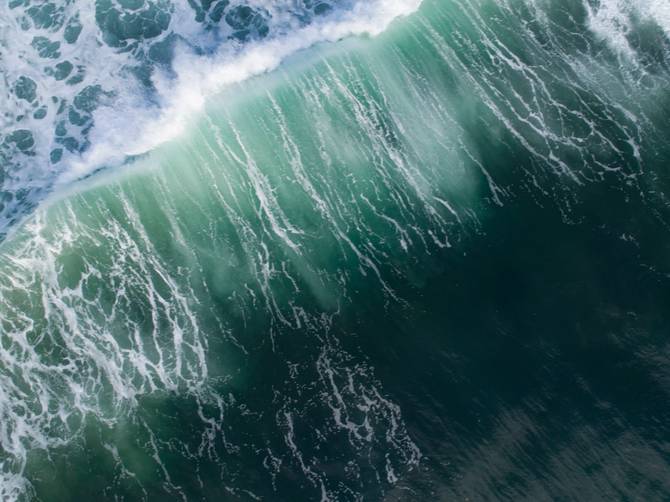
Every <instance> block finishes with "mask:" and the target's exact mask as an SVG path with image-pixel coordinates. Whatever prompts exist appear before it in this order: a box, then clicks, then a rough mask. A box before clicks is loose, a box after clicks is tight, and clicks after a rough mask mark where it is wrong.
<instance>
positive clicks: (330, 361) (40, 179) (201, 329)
mask: <svg viewBox="0 0 670 502" xmlns="http://www.w3.org/2000/svg"><path fill="white" fill-rule="evenodd" d="M130 3H132V2H129V4H130ZM159 3H160V2H157V3H150V2H146V3H142V2H138V5H139V4H142V5H143V6H144V7H142V8H143V9H145V10H146V9H149V10H150V9H153V8H159V7H160V6H159V7H156V5H158V4H159ZM224 3H225V5H223V6H222V7H220V8H221V9H222V12H224V13H225V12H229V11H227V10H225V9H232V8H233V7H234V6H235V5H236V4H233V5H232V6H229V5H228V3H227V2H224ZM399 3H402V2H396V5H397V4H399ZM124 5H125V4H124ZM276 5H280V3H277V4H276ZM281 5H283V4H281ZM319 5H325V4H319ZM351 5H352V4H351V3H349V4H346V5H344V4H343V6H338V5H337V3H334V4H333V6H331V7H329V9H330V11H328V12H330V14H328V13H324V12H321V14H318V15H326V16H328V15H332V16H336V15H337V16H340V17H338V19H339V20H340V21H341V19H345V18H346V14H341V13H342V12H345V13H346V12H349V11H347V9H355V7H352V6H351ZM389 5H393V2H380V3H379V6H381V7H380V10H379V12H383V10H384V8H389V7H388V6H389ZM125 7H127V8H128V9H130V11H133V12H134V11H135V10H137V9H138V7H137V6H134V5H128V6H125ZM14 8H16V6H15V7H14ZM199 8H200V9H201V10H202V9H204V10H205V11H207V12H210V10H211V9H214V7H212V5H211V4H210V3H207V6H205V5H204V3H203V4H202V5H201V6H200V7H199ZM266 8H269V7H268V6H266ZM305 8H306V9H307V11H309V12H310V13H311V14H310V16H316V15H317V14H316V12H317V10H319V11H320V10H321V9H326V8H325V7H322V8H320V9H319V8H318V6H317V5H312V4H310V5H307V4H305ZM99 9H100V7H99V6H98V10H99ZM338 9H344V10H338ZM411 10H412V9H409V10H408V11H407V12H404V11H403V12H402V13H403V14H407V15H401V16H398V17H397V18H396V19H395V20H394V21H393V22H392V23H391V24H390V25H389V26H384V27H385V28H386V29H384V30H383V31H381V32H380V33H378V34H375V36H371V35H365V34H363V35H360V36H353V37H345V38H344V39H342V40H339V41H337V42H324V43H317V44H316V45H314V46H312V47H311V48H309V49H306V50H299V51H297V52H295V53H293V54H292V55H288V57H286V58H284V59H283V62H282V64H281V66H279V67H277V68H274V70H273V71H271V72H268V73H264V74H262V75H257V76H252V77H249V78H245V79H241V80H239V81H235V82H231V83H230V85H228V86H226V87H225V88H223V89H221V90H218V91H217V92H213V93H209V94H207V95H206V96H205V101H204V103H203V104H202V106H201V107H196V108H194V110H193V111H192V112H191V113H188V114H181V115H179V114H178V115H169V116H170V117H177V118H178V119H179V121H180V123H179V125H180V130H179V133H178V134H175V135H173V136H170V139H169V141H167V142H158V141H153V140H152V138H153V137H154V136H156V135H160V136H161V137H162V132H161V131H159V130H158V129H159V128H162V127H163V126H164V124H161V123H160V122H159V123H156V124H154V128H153V129H152V128H151V127H147V128H146V129H142V130H141V136H142V137H141V138H140V139H141V140H147V143H148V144H151V145H154V144H155V145H157V146H152V148H151V149H150V150H149V151H148V152H145V153H143V154H142V155H139V156H134V157H133V158H131V159H127V160H126V161H125V163H124V164H123V165H118V163H114V162H112V161H111V160H107V159H105V162H103V163H102V164H101V165H92V166H88V167H86V168H82V162H83V163H86V162H89V163H90V162H92V161H91V160H90V159H91V158H92V157H90V156H89V157H87V155H88V153H87V152H91V151H96V150H95V149H96V143H95V140H96V138H98V136H96V134H101V136H100V138H102V139H99V138H98V139H99V141H104V140H105V138H104V137H105V134H104V131H105V130H106V129H105V127H106V126H109V129H108V131H109V136H112V135H114V134H117V133H116V132H115V131H116V128H117V127H119V126H118V125H117V124H116V122H115V123H114V124H115V125H114V128H112V127H111V125H110V124H108V123H106V122H105V119H107V118H109V117H110V116H114V114H113V113H112V112H113V110H114V109H113V106H115V105H114V99H121V98H118V96H119V95H120V94H118V93H117V94H113V93H111V91H110V94H109V96H107V98H105V99H109V100H112V101H111V104H109V103H107V104H106V103H105V102H104V99H103V98H100V97H99V98H100V100H99V101H96V104H95V105H94V106H93V105H92V110H91V118H90V119H88V120H92V121H93V123H94V128H92V129H90V131H92V132H90V134H89V133H87V134H89V135H88V136H86V138H88V141H90V142H91V146H90V147H87V148H84V149H82V151H81V152H77V151H73V152H71V154H72V157H67V158H64V159H65V160H63V161H62V162H66V164H60V162H59V163H55V164H53V166H56V165H57V164H59V165H60V166H61V167H53V166H52V168H51V170H48V169H47V170H46V171H47V175H44V176H41V175H40V176H36V175H34V173H36V172H38V171H39V170H40V169H42V170H44V166H43V165H41V164H39V161H40V159H41V157H40V154H39V152H38V150H39V148H40V147H39V145H38V146H36V147H35V155H33V156H30V155H28V156H27V157H25V155H26V152H25V151H23V152H19V151H17V150H16V149H14V150H11V149H6V150H4V151H5V157H4V158H5V159H10V160H11V161H12V166H13V167H11V169H9V168H7V170H8V172H10V171H11V172H21V173H23V172H27V171H24V170H26V169H28V170H30V171H29V172H30V175H29V176H27V178H23V177H21V176H18V175H17V176H15V177H5V178H3V179H4V180H7V179H9V178H11V179H12V180H13V181H11V182H4V181H3V183H5V184H4V185H3V190H4V192H3V193H5V194H9V195H6V198H7V200H9V199H11V200H12V201H14V203H13V204H10V205H7V206H5V207H6V208H9V207H10V206H11V207H12V208H13V209H11V211H12V212H11V214H10V213H9V212H7V213H3V214H4V215H5V221H6V222H7V223H6V228H5V232H6V233H7V235H6V237H5V238H4V240H3V241H2V242H1V243H0V361H1V365H0V467H1V477H0V494H2V495H1V496H2V498H3V499H7V500H17V499H18V500H45V501H47V500H54V501H56V500H58V501H62V500H73V501H74V500H88V499H91V498H93V497H96V498H98V499H100V500H160V499H167V500H255V499H259V498H260V499H265V500H287V501H288V500H338V501H339V500H452V499H457V500H460V499H474V500H499V499H502V500H507V499H514V500H516V499H529V500H543V499H563V498H564V499H573V498H574V499H594V500H611V499H616V500H629V499H644V500H664V499H666V498H668V497H670V483H669V482H668V479H670V478H669V475H668V474H669V472H670V465H669V464H668V462H669V460H670V457H669V455H670V451H669V449H668V440H669V439H670V436H669V433H670V431H669V429H668V423H669V422H668V419H669V418H670V405H668V402H670V401H668V399H667V398H668V393H669V392H670V383H669V380H668V376H669V374H670V373H669V372H668V369H669V368H670V361H669V359H668V333H667V331H668V329H667V327H668V321H669V319H668V312H670V310H669V307H670V289H669V288H668V286H669V284H668V277H670V275H669V274H670V254H669V251H670V233H669V232H668V228H669V227H668V217H669V216H670V214H669V208H668V202H667V200H666V194H667V193H668V190H669V188H670V187H669V186H668V183H669V181H670V180H669V179H668V175H667V173H666V167H667V166H668V162H669V161H670V140H669V139H668V121H667V117H668V116H670V94H669V92H668V89H669V82H670V81H669V79H668V77H669V71H670V68H669V66H668V64H669V63H670V52H669V47H670V41H669V38H668V33H670V22H669V18H668V17H667V9H666V10H664V5H663V4H662V3H654V2H653V1H648V2H646V3H645V2H642V1H640V2H637V3H636V2H632V3H631V4H630V5H629V6H628V7H625V6H621V5H619V4H617V3H616V2H607V1H601V2H597V1H593V2H581V1H578V0H570V1H567V2H560V3H559V2H554V1H548V0H547V1H539V0H538V1H531V0H527V1H522V0H496V1H493V0H478V1H474V0H472V1H468V0H451V1H450V0H425V1H424V2H423V3H421V5H420V7H419V8H418V10H417V11H416V12H411ZM331 11H332V12H331ZM12 12H13V11H12ZM82 12H85V10H82ZM167 12H171V13H172V16H173V17H172V21H171V23H172V24H171V26H173V25H174V24H175V23H176V22H177V21H175V19H176V20H179V19H181V18H180V17H179V16H178V15H177V14H176V11H175V10H174V9H173V10H169V9H168V11H167ZM194 12H195V13H194V14H193V15H194V16H200V15H201V14H202V13H200V11H198V9H195V8H194ZM211 12H213V11H211ZM211 12H210V14H207V16H209V17H207V19H210V21H211V22H212V23H215V21H214V20H213V19H212V17H211V16H212V15H213V14H212V13H211ZM379 12H377V11H375V13H376V14H378V15H381V14H379ZM273 13H274V17H272V16H271V18H272V19H278V16H279V15H278V14H277V12H276V11H273ZM47 14H49V12H47ZM40 15H45V14H44V13H40ZM202 15H203V16H204V14H202ZM361 15H362V14H361ZM128 16H130V15H129V14H128V15H127V17H126V18H124V19H125V20H126V21H128V20H129V19H130V17H128ZM259 16H260V15H259ZM38 17H39V16H38ZM80 17H81V18H83V19H86V16H85V15H84V14H81V15H80ZM215 17H216V16H215ZM222 17H223V18H224V19H225V15H224V14H222V15H221V16H220V18H219V21H220V19H221V18H222ZM66 18H67V16H65V17H63V21H62V23H61V24H62V26H61V27H59V28H58V29H59V30H61V29H63V30H64V29H65V28H64V27H63V26H66V25H67V23H68V22H66V21H65V19H66ZM340 18H341V19H340ZM40 19H41V18H40ZM96 19H97V18H96ZM152 19H154V20H155V19H158V21H160V19H159V18H152ZM245 19H246V21H245V22H246V23H248V24H249V23H251V24H249V26H252V27H253V29H254V30H256V31H255V32H254V33H255V35H254V34H251V35H249V39H248V40H246V42H247V43H248V44H251V45H249V47H253V46H254V45H253V44H261V45H262V44H263V43H266V42H267V43H268V44H271V43H273V40H280V41H281V40H284V41H286V40H290V34H287V33H288V31H287V30H285V29H284V28H283V26H284V25H282V24H281V23H280V24H278V25H276V26H278V28H277V30H278V32H279V35H276V36H277V37H287V38H285V39H282V38H272V37H274V36H275V35H273V34H272V33H273V32H270V34H265V35H263V33H262V32H263V28H262V26H263V25H262V24H261V21H260V19H261V17H253V16H251V17H249V18H248V19H247V18H245ZM310 19H311V18H310ZM375 19H376V18H375ZM254 20H255V21H254ZM345 20H346V19H345ZM158 21H156V22H158ZM229 21H230V20H229ZM234 21H235V19H233V20H232V21H230V22H231V23H232V24H231V25H230V26H232V25H233V24H235V23H234ZM96 22H97V23H98V24H97V25H96V26H98V28H97V29H99V30H100V32H101V33H103V34H104V33H107V35H106V38H104V40H105V43H106V44H108V45H109V47H112V48H113V50H112V51H111V52H112V53H114V54H116V53H117V52H119V53H124V52H123V51H124V50H126V49H127V48H126V47H124V46H122V44H121V46H118V44H119V43H120V42H119V40H120V38H119V37H118V36H117V37H116V38H113V37H111V36H110V35H109V26H112V25H110V24H108V25H103V24H101V23H100V20H99V19H97V21H96ZM301 22H302V23H303V25H304V26H308V27H309V26H313V25H310V24H309V23H310V22H316V23H318V22H320V21H305V20H303V21H301ZM253 23H256V24H253ZM113 26H117V27H118V26H119V25H118V24H117V25H113ZM133 26H135V25H133ZM143 26H144V25H143ZM151 26H154V25H151ZM245 26H246V25H245ZM268 26H275V25H273V24H272V23H268ZM135 27H136V26H135ZM33 28H36V29H37V27H35V26H33ZM294 28H295V27H294ZM44 29H50V28H44ZM86 29H88V28H86ZM86 29H85V30H84V33H85V32H86ZM90 29H93V28H92V27H91V28H90ZM181 29H182V31H187V30H186V28H181ZM245 29H246V28H245ZM249 29H251V28H249ZM295 29H298V28H295ZM300 29H302V28H300ZM105 30H107V31H105ZM234 30H238V31H234ZM282 30H284V31H282ZM159 31H160V30H159ZM210 31H211V28H210ZM233 31H234V33H237V35H236V37H238V38H239V37H241V36H242V35H240V34H239V29H238V28H234V26H233ZM348 31H350V32H353V33H355V32H357V31H356V30H353V29H348ZM363 31H369V30H363ZM124 33H126V32H125V31H124ZM208 33H209V32H208ZM234 33H233V34H232V35H230V36H233V35H234ZM150 34H151V33H149V34H146V33H143V34H141V36H140V35H138V37H139V40H142V37H147V38H151V37H150V36H149V35H150ZM117 35H118V33H117ZM221 36H223V35H221ZM245 36H247V35H245ZM110 37H111V38H110ZM214 38H216V37H214ZM327 39H328V38H326V39H325V40H327ZM126 40H128V39H126ZM133 40H134V39H133ZM259 40H265V42H260V41H259ZM285 43H288V42H285ZM114 44H117V45H114ZM211 44H212V45H211V46H208V47H209V50H210V51H216V50H223V49H220V48H219V49H216V48H213V47H214V45H215V44H214V42H211ZM75 45H76V44H75ZM202 45H203V47H204V45H205V44H204V42H203V43H202ZM141 47H142V44H139V45H137V46H133V48H130V49H128V50H127V51H126V52H130V53H132V55H133V56H134V57H135V56H137V54H136V53H135V52H133V51H136V50H137V51H139V48H141ZM217 47H218V46H217ZM236 47H238V49H237V50H239V51H241V52H239V53H235V54H234V55H233V56H231V57H241V56H239V54H242V55H243V54H244V50H245V49H244V46H242V48H239V47H240V46H236ZM201 51H202V52H206V51H204V49H202V47H201ZM138 57H139V56H138ZM197 57H210V56H199V55H192V58H197ZM175 61H176V62H175V63H174V69H175V70H174V71H177V70H179V68H182V69H183V67H179V66H178V64H177V63H178V60H175ZM197 61H198V62H199V63H198V64H204V63H203V61H211V60H210V59H206V60H200V59H197ZM233 61H237V60H236V59H233ZM124 64H126V63H124ZM156 64H158V63H156ZM240 64H241V63H240ZM226 68H229V67H226ZM234 68H235V65H232V66H230V70H229V71H233V69H234ZM7 74H9V70H7ZM103 75H104V74H103ZM133 78H135V77H133ZM180 78H181V77H180ZM35 79H36V81H39V79H38V78H37V77H35ZM39 82H40V83H41V81H39ZM73 85H78V84H77V83H75V84H73ZM194 85H195V84H194ZM36 89H37V90H36V92H41V91H42V90H43V87H42V86H41V85H40V86H36ZM146 92H147V93H148V94H151V93H150V92H149V91H146ZM156 92H157V93H158V92H159V91H158V90H157V91H156ZM156 95H157V96H158V95H160V93H159V94H156ZM114 96H117V98H115V97H114ZM38 99H41V98H37V97H35V100H38ZM147 99H149V98H147ZM156 99H158V98H156ZM24 101H25V100H24ZM80 101H81V100H80ZM80 104H81V103H80ZM31 106H33V105H31ZM34 106H35V107H37V106H38V105H37V104H36V105H34ZM98 106H99V107H101V108H100V109H101V110H103V111H104V107H106V106H112V110H111V111H110V110H107V111H104V113H102V112H101V114H96V113H97V112H95V110H96V107H98ZM116 106H118V107H119V110H120V109H121V108H120V107H121V105H118V104H117V105H116ZM148 109H150V110H154V109H153V108H150V107H149V108H148ZM117 111H118V110H117ZM49 113H55V112H53V111H50V112H49ZM58 113H65V112H58ZM137 113H138V114H141V113H144V109H141V110H140V109H138V111H137ZM117 115H118V116H119V120H127V121H128V122H127V123H125V122H121V124H122V126H123V127H121V129H122V130H123V129H128V130H131V129H132V130H133V131H134V130H135V129H133V128H134V127H135V126H134V122H133V120H132V117H133V115H132V114H130V115H126V114H125V112H124V113H120V112H119V113H117ZM59 116H60V115H58V114H56V117H59ZM138 116H139V115H138ZM138 120H139V119H138ZM57 122H58V120H56V121H55V122H54V124H56V123H57ZM147 124H149V125H152V124H153V123H152V122H147ZM11 127H14V126H13V125H12V126H11ZM22 127H23V126H22ZM26 127H28V126H26ZM55 127H57V125H56V126H55ZM68 127H69V126H68ZM26 130H27V129H26ZM31 130H32V131H34V132H33V136H34V137H35V138H38V136H40V134H42V135H43V137H50V135H51V134H52V133H51V129H48V128H47V129H45V130H44V131H42V132H41V133H38V132H37V131H39V129H31ZM45 131H46V132H45ZM95 131H101V132H99V133H96V132H95ZM159 133H160V134H159ZM12 134H13V133H12ZM54 134H55V135H56V136H57V134H56V133H54ZM7 137H8V134H6V135H5V143H4V145H10V146H11V145H12V144H17V143H16V142H14V143H12V141H13V140H12V141H9V140H7V139H6V138H7ZM58 137H62V136H58ZM120 137H122V138H124V136H120ZM78 138H79V139H78V141H79V140H81V138H82V137H81V136H78ZM45 141H47V140H45ZM49 141H51V140H49ZM128 141H130V139H128ZM159 143H160V144H159ZM59 144H60V143H59ZM45 145H46V143H45ZM7 148H9V147H7ZM12 148H13V147H12ZM44 148H45V151H46V150H49V149H50V148H51V147H49V146H45V147H44ZM19 150H20V149H19ZM98 151H100V150H98ZM124 153H128V152H124ZM96 158H100V157H96ZM26 159H27V160H26ZM31 159H32V160H31ZM82 159H83V160H82ZM33 160H34V161H35V163H32V164H31V162H32V161H33ZM7 162H9V161H7ZM67 162H69V163H70V164H67ZM5 165H7V166H9V164H8V163H7V164H5ZM69 165H72V166H76V169H75V168H72V169H74V171H68V166H69ZM77 166H78V167H77ZM72 172H75V174H74V175H72V174H71V173H72ZM50 173H51V174H50ZM53 173H55V174H54V175H53V176H52V174H53ZM91 173H93V174H91ZM12 176H13V175H12ZM63 176H65V181H63V178H62V177H63ZM28 178H29V179H30V180H31V181H30V182H27V181H26V179H28ZM45 180H46V181H45ZM73 180H74V181H73ZM22 183H27V184H25V185H24V184H22ZM17 187H18V188H17ZM26 194H28V195H26ZM22 197H23V198H22ZM7 211H9V210H7ZM8 214H10V216H7V215H8ZM11 215H14V216H11ZM17 215H20V216H17Z"/></svg>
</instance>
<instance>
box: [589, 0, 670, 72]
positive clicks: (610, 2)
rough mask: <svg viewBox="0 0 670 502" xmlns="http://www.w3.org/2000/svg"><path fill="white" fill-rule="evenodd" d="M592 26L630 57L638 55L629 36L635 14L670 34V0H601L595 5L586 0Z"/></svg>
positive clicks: (621, 52) (669, 36)
mask: <svg viewBox="0 0 670 502" xmlns="http://www.w3.org/2000/svg"><path fill="white" fill-rule="evenodd" d="M584 6H585V8H586V10H587V13H588V20H589V28H590V29H591V30H592V31H593V32H594V33H595V34H596V35H597V36H598V37H599V38H601V39H603V40H605V41H606V42H607V43H608V45H609V46H610V48H612V50H614V51H615V52H616V53H617V54H619V55H620V56H623V57H625V58H626V59H628V60H630V61H634V60H635V58H636V54H635V50H634V49H633V48H632V47H631V45H630V43H629V41H628V36H629V34H630V32H631V31H632V30H633V21H634V18H636V17H637V18H639V19H640V20H643V21H648V22H649V21H650V22H653V23H655V24H657V25H658V26H659V27H660V28H661V29H663V31H664V32H665V34H666V36H667V37H668V38H670V1H668V0H600V2H599V3H598V5H597V6H596V7H592V6H591V5H590V4H589V3H588V2H587V1H586V0H584Z"/></svg>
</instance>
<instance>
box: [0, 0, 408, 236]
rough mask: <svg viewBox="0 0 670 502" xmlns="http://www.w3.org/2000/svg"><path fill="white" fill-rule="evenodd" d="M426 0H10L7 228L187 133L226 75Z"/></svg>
mask: <svg viewBox="0 0 670 502" xmlns="http://www.w3.org/2000/svg"><path fill="white" fill-rule="evenodd" d="M420 3H421V0H373V1H364V0H328V2H326V1H319V2H312V1H309V2H307V1H304V2H302V3H300V2H295V1H291V0H280V1H278V2H273V3H272V4H271V5H267V2H262V1H260V0H246V1H244V0H243V1H239V0H238V1H232V2H228V1H225V0H219V1H218V2H202V3H196V2H195V0H189V3H188V4H187V3H186V2H173V3H170V2H169V1H168V0H144V1H143V2H141V6H140V7H139V8H138V7H136V6H135V7H133V8H132V9H131V8H129V9H127V10H126V11H119V10H118V8H119V7H118V5H117V4H116V3H112V2H110V1H108V0H101V1H98V2H95V3H93V2H85V3H83V4H82V5H81V7H79V6H78V7H77V8H76V9H75V7H74V6H72V5H69V6H59V5H57V4H49V3H47V4H45V5H46V7H42V8H41V9H37V10H36V9H34V8H32V7H29V5H28V3H27V2H26V5H23V2H21V1H20V0H17V1H15V2H10V3H9V4H7V6H5V7H3V8H1V9H0V21H2V25H4V26H5V28H3V29H2V32H0V37H1V39H2V43H1V44H0V61H6V64H5V65H4V66H5V67H1V68H0V70H1V71H2V72H3V74H4V75H5V77H6V78H5V81H4V83H3V82H0V95H1V94H4V95H6V96H7V102H8V103H9V107H8V108H9V110H8V112H7V113H5V116H4V117H3V119H2V121H0V166H2V165H4V166H6V167H4V168H0V236H2V235H3V234H4V233H5V232H6V231H7V230H8V229H9V227H10V226H11V225H13V224H15V223H16V222H17V221H18V220H19V219H20V218H22V217H23V216H25V215H26V214H28V213H29V212H30V211H31V210H32V209H33V208H34V207H35V206H36V205H37V204H39V202H40V201H41V200H43V199H44V197H45V196H46V195H47V194H48V193H50V192H51V191H53V190H54V189H55V188H57V187H58V186H60V185H63V184H69V183H72V182H74V181H76V180H77V179H80V178H82V177H85V176H87V175H89V174H91V173H92V172H94V171H95V170H96V169H99V168H100V167H103V166H114V165H118V164H120V163H123V162H124V161H125V160H126V159H127V158H128V156H132V155H137V154H140V153H144V152H147V151H149V150H151V149H153V148H154V147H156V146H157V145H159V144H161V143H163V142H165V141H168V140H170V139H173V138H175V137H176V136H177V135H178V134H180V133H181V132H182V131H183V130H184V128H185V127H186V124H187V122H188V118H189V117H190V116H192V115H193V114H194V113H197V112H198V111H199V110H201V109H202V107H203V106H204V103H205V100H206V98H207V96H209V95H211V94H213V93H215V92H217V91H218V90H220V89H221V88H223V87H225V86H226V85H230V84H234V83H239V82H242V81H244V80H245V79H247V78H249V77H252V76H254V75H258V74H260V73H264V72H267V71H271V70H273V69H274V68H276V67H277V66H278V65H279V64H280V63H281V62H282V61H283V60H284V59H285V58H286V57H288V56H290V55H291V54H293V53H295V52H296V51H299V50H302V49H306V48H308V47H310V46H312V45H314V44H316V43H319V42H328V41H336V40H339V39H342V38H345V37H347V36H352V35H362V34H369V35H372V36H374V35H376V34H378V33H380V32H381V31H383V30H384V29H386V27H387V26H388V25H389V23H390V22H391V21H393V19H395V18H397V17H399V16H403V15H408V14H410V13H412V12H414V11H415V10H416V9H417V8H418V7H419V5H420ZM49 6H51V7H49ZM115 9H116V10H115ZM124 23H125V24H124Z"/></svg>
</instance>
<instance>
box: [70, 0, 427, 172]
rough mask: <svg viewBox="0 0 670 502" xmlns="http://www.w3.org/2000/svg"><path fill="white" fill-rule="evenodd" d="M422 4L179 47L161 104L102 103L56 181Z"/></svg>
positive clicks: (402, 3)
mask: <svg viewBox="0 0 670 502" xmlns="http://www.w3.org/2000/svg"><path fill="white" fill-rule="evenodd" d="M420 3H421V0H376V1H372V2H358V3H357V4H356V5H355V6H354V7H353V8H352V9H350V10H346V11H344V12H341V13H338V15H333V16H329V17H327V18H325V19H324V20H323V21H315V22H313V23H312V24H309V25H307V26H304V27H302V28H298V29H296V30H295V31H291V32H289V33H287V34H284V35H282V36H277V37H273V38H271V39H269V40H264V41H260V42H253V43H250V44H246V45H245V46H244V47H243V48H241V49H239V48H237V49H236V48H228V50H224V51H221V52H219V53H217V54H214V55H212V56H196V55H194V54H193V52H192V51H190V50H189V49H187V48H185V47H184V46H181V47H180V48H179V49H178V53H177V54H176V56H175V60H174V63H173V69H174V70H175V71H176V73H177V78H176V79H174V78H167V77H165V76H164V75H157V76H156V77H155V78H154V84H155V86H156V89H157V90H158V96H159V100H160V103H161V107H160V108H159V109H156V108H153V109H144V110H139V111H138V99H137V97H136V96H135V95H134V94H132V93H130V94H127V95H125V96H124V97H123V98H122V99H120V100H118V101H117V102H115V103H114V106H113V107H101V108H99V109H98V110H97V111H96V112H95V113H94V120H95V122H96V124H104V125H99V126H98V127H96V129H95V130H94V131H93V133H92V135H91V140H92V143H93V147H92V148H91V150H90V151H89V152H87V153H86V154H85V155H84V156H83V157H82V158H80V159H78V160H76V161H74V162H72V164H71V166H70V167H69V168H68V169H67V171H65V172H64V173H63V174H62V175H61V176H60V177H59V179H58V183H59V184H64V183H70V182H72V181H74V180H76V179H78V178H81V177H83V176H86V175H87V174H89V173H90V172H91V171H93V170H95V169H97V168H99V167H100V166H101V165H105V164H110V163H111V164H113V163H119V162H122V161H123V159H124V158H126V157H127V156H129V155H138V154H141V153H145V152H147V151H150V150H152V149H154V148H155V147H156V146H158V145H160V144H162V143H164V142H166V141H169V140H172V139H174V138H175V137H177V136H178V135H179V134H181V133H182V132H183V131H184V130H185V128H186V127H187V124H188V122H189V120H190V119H191V118H192V117H193V116H194V115H195V114H197V113H198V112H199V111H201V110H202V109H203V107H204V105H205V103H206V99H207V97H208V96H211V95H212V94H214V93H216V92H218V91H220V90H221V89H223V88H224V87H226V86H229V85H232V84H237V83H240V82H243V81H244V80H246V79H248V78H250V77H253V76H255V75H259V74H262V73H265V72H268V71H271V70H274V69H275V68H277V67H278V66H279V65H280V63H281V62H282V61H283V60H285V59H286V58H287V57H288V56H290V55H292V54H294V53H296V52H297V51H300V50H303V49H306V48H308V47H311V46H313V45H315V44H317V43H320V42H334V41H337V40H341V39H343V38H346V37H348V36H354V35H364V34H367V35H370V36H375V35H378V34H379V33H381V32H382V31H384V30H385V29H386V28H387V27H388V25H389V24H390V23H391V22H392V21H393V20H394V19H396V18H397V17H400V16H406V15H408V14H411V13H412V12H414V11H415V10H416V9H417V8H418V7H419V5H420Z"/></svg>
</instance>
